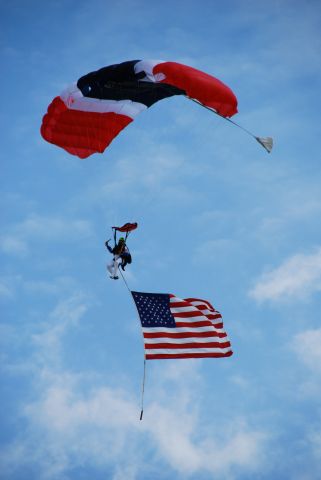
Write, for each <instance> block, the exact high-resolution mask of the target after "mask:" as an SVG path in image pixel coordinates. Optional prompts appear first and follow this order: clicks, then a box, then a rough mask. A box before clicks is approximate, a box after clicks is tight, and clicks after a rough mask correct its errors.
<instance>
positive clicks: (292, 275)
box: [249, 248, 321, 302]
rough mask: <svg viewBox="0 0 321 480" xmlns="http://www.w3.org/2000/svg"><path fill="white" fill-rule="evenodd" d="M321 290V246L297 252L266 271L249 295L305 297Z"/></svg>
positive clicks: (259, 297)
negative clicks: (303, 252)
mask: <svg viewBox="0 0 321 480" xmlns="http://www.w3.org/2000/svg"><path fill="white" fill-rule="evenodd" d="M320 290H321V248H318V249H317V250H316V251H315V252H314V253H310V254H296V255H293V256H292V257H290V258H289V259H287V260H285V261H284V262H283V263H282V264H281V265H280V266H279V267H277V268H275V269H273V270H271V271H269V272H266V273H264V274H263V275H262V276H261V277H260V278H259V280H258V281H257V283H256V285H255V286H254V287H253V288H252V289H251V290H250V292H249V295H250V296H251V297H252V298H254V299H255V300H257V301H259V302H262V301H268V300H270V301H283V300H288V299H291V298H293V297H295V298H296V299H303V298H306V297H308V296H309V295H311V294H312V293H314V292H317V291H320Z"/></svg>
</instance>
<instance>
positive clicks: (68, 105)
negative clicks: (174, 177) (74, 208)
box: [41, 60, 237, 158]
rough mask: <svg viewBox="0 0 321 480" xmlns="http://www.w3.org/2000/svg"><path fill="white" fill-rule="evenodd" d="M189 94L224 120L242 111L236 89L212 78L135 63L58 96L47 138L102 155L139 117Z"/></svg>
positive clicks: (44, 131)
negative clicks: (142, 113) (239, 107)
mask: <svg viewBox="0 0 321 480" xmlns="http://www.w3.org/2000/svg"><path fill="white" fill-rule="evenodd" d="M174 95H185V96H186V97H189V98H191V99H195V100H197V101H198V102H199V103H201V104H202V105H204V106H206V107H208V108H210V109H213V110H215V111H216V112H217V113H218V114H219V115H221V116H223V117H226V118H227V117H231V116H232V115H234V114H235V113H237V99H236V97H235V95H234V93H233V92H232V90H231V89H230V88H229V87H228V86H226V85H225V84H224V83H222V82H221V81H220V80H218V79H217V78H215V77H212V76H211V75H208V74H207V73H205V72H202V71H200V70H196V69H195V68H192V67H189V66H187V65H183V64H180V63H176V62H164V61H155V60H132V61H127V62H123V63H119V64H115V65H110V66H107V67H104V68H101V69H100V70H97V71H95V72H91V73H88V74H86V75H84V76H83V77H81V78H79V80H78V81H77V82H76V83H75V84H73V85H70V86H69V87H68V88H67V89H66V90H65V91H64V92H62V93H61V94H60V95H59V96H57V97H55V98H54V99H53V101H52V102H51V104H50V105H49V107H48V112H47V113H46V115H45V116H44V117H43V121H42V125H41V135H42V136H43V138H44V139H45V140H47V141H48V142H50V143H53V144H55V145H58V146H59V147H62V148H64V149H65V150H67V152H69V153H71V154H72V155H77V156H78V157H80V158H86V157H89V156H90V155H92V154H93V153H98V152H99V153H102V152H104V150H105V149H106V147H107V146H108V145H109V144H110V143H111V141H112V140H113V139H114V138H115V137H116V136H117V135H118V134H119V132H120V131H121V130H123V129H124V128H125V127H126V126H127V125H128V124H129V123H131V122H132V121H133V120H134V118H135V117H136V115H138V114H139V113H140V112H142V111H144V110H146V109H147V108H148V107H150V106H151V105H153V104H154V103H156V102H158V101H159V100H162V99H164V98H168V97H172V96H174Z"/></svg>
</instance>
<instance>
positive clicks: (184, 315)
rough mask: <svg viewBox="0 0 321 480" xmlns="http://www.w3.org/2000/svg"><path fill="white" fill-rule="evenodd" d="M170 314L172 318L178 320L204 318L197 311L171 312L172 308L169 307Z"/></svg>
mask: <svg viewBox="0 0 321 480" xmlns="http://www.w3.org/2000/svg"><path fill="white" fill-rule="evenodd" d="M171 312H172V315H173V317H178V318H189V317H204V314H203V313H202V312H199V311H197V310H196V311H194V312H173V310H172V306H171Z"/></svg>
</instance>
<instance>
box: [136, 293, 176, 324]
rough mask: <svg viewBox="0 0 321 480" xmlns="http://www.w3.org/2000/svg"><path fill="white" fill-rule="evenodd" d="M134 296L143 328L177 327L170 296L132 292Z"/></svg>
mask: <svg viewBox="0 0 321 480" xmlns="http://www.w3.org/2000/svg"><path fill="white" fill-rule="evenodd" d="M132 295H133V298H134V300H135V303H136V307H137V310H138V314H139V317H140V321H141V324H142V326H143V327H145V328H148V327H150V328H152V327H166V328H175V327H176V324H175V319H174V317H173V316H172V314H171V311H170V308H169V301H170V297H169V294H167V293H144V292H132Z"/></svg>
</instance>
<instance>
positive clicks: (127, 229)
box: [112, 223, 138, 233]
mask: <svg viewBox="0 0 321 480" xmlns="http://www.w3.org/2000/svg"><path fill="white" fill-rule="evenodd" d="M137 227H138V224H137V223H125V225H123V226H122V227H112V228H113V229H114V230H117V231H118V232H126V233H129V232H132V231H133V230H136V228H137Z"/></svg>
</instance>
